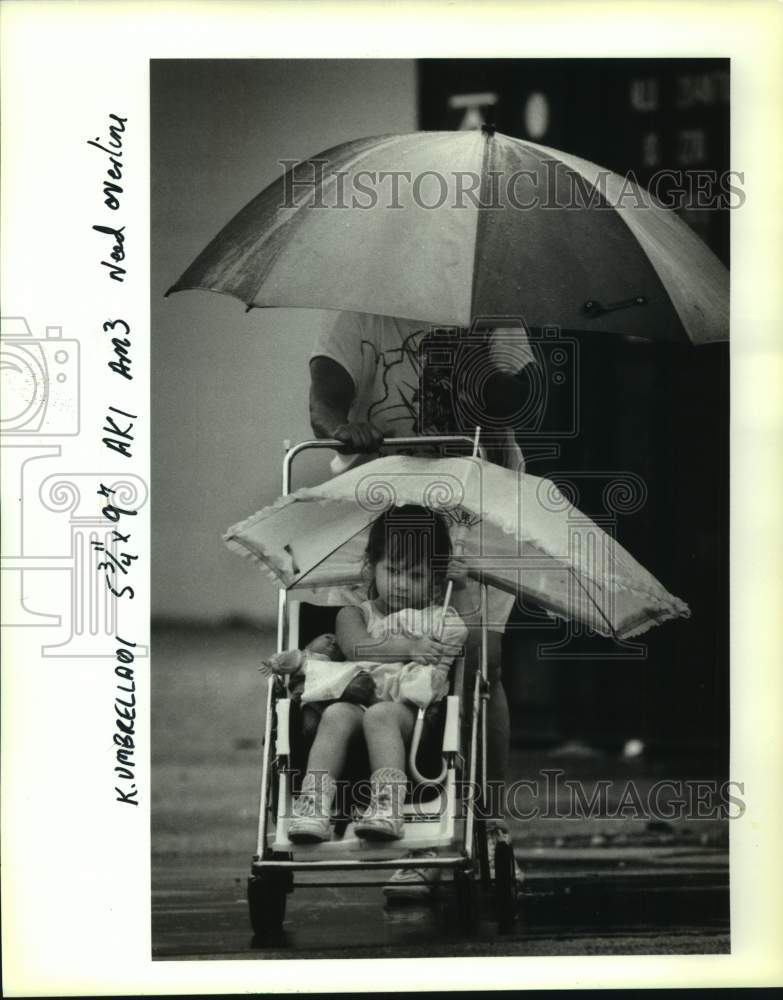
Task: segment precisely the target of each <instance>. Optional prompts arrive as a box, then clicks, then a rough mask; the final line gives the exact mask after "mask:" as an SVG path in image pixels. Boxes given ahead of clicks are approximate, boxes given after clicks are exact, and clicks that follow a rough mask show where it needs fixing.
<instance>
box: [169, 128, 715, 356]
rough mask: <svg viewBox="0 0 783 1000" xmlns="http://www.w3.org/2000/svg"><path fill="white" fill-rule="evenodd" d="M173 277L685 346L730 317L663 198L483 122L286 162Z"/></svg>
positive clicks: (324, 303)
mask: <svg viewBox="0 0 783 1000" xmlns="http://www.w3.org/2000/svg"><path fill="white" fill-rule="evenodd" d="M183 289H207V290H211V291H216V292H223V293H226V294H228V295H233V296H236V297H237V298H239V299H241V300H242V301H243V302H244V303H245V304H246V305H247V307H248V308H252V307H270V306H293V307H303V308H318V309H335V310H347V311H353V312H366V313H377V314H380V315H389V316H397V317H400V318H407V319H414V320H422V321H427V322H432V323H439V324H444V325H446V324H454V325H457V326H462V327H468V326H470V325H471V324H472V322H473V321H474V320H476V319H479V318H480V319H485V318H488V317H522V318H523V319H524V321H525V322H526V323H527V324H528V326H533V327H543V326H546V325H549V324H554V325H558V326H560V327H562V328H564V329H569V330H597V331H602V332H613V333H621V334H626V335H632V336H637V337H642V338H646V339H653V340H658V339H664V340H666V339H670V340H684V341H687V340H690V341H692V342H693V343H696V344H700V343H706V342H709V341H715V340H725V339H728V330H729V309H728V273H727V271H726V269H725V268H724V267H723V265H722V264H721V263H720V261H719V260H718V259H717V257H715V255H714V254H713V253H712V251H710V250H709V249H708V248H707V246H706V245H705V244H704V243H703V242H702V241H701V240H700V239H699V238H698V237H697V236H696V235H695V234H694V233H693V231H692V230H691V229H690V228H689V227H688V226H687V225H686V224H685V223H684V222H682V220H681V219H680V218H679V217H678V216H677V215H676V213H675V212H673V211H671V210H669V209H666V208H663V207H661V206H660V205H659V204H657V203H656V202H655V200H654V199H653V198H652V197H651V196H650V195H649V194H648V193H647V192H646V191H645V190H644V189H643V188H641V187H639V185H637V184H635V183H634V182H633V181H631V180H630V179H628V178H623V177H621V176H620V175H618V174H614V173H612V172H611V171H608V170H603V169H602V168H600V167H598V166H596V165H595V164H594V163H590V162H588V161H587V160H582V159H579V158H578V157H575V156H571V155H570V154H568V153H564V152H560V151H558V150H555V149H550V148H548V147H546V146H540V145H537V144H535V143H532V142H527V141H526V140H521V139H514V138H510V137H509V136H506V135H501V134H496V133H494V132H493V130H492V129H490V128H485V129H483V130H482V131H477V132H415V133H411V134H407V135H386V136H378V137H372V138H365V139H357V140H354V141H353V142H347V143H343V144H342V145H339V146H335V147H334V148H333V149H330V150H327V151H326V152H324V153H321V154H319V155H318V156H315V157H313V158H312V159H310V160H308V161H306V162H303V163H301V164H298V165H295V166H294V167H292V168H291V169H290V170H289V171H288V172H287V173H286V174H285V175H284V176H283V177H281V178H280V179H278V180H277V181H275V182H274V183H273V184H272V185H270V186H269V187H268V188H266V189H265V190H264V191H262V192H261V193H260V194H259V195H258V196H257V197H256V198H254V199H253V200H252V201H251V202H250V203H249V204H248V205H247V206H246V207H245V208H243V209H242V210H241V211H240V212H239V213H238V214H237V215H236V216H235V217H234V218H233V219H232V220H231V221H230V222H229V223H228V224H227V225H226V226H225V227H224V228H223V229H222V230H221V232H220V233H218V235H217V236H216V237H215V238H214V239H213V240H212V242H211V243H210V244H209V245H208V246H207V247H206V249H205V250H203V251H202V253H200V254H199V256H198V257H197V258H196V260H195V261H194V262H193V263H192V264H191V265H190V267H189V268H188V269H187V270H186V271H185V273H184V274H183V275H182V277H181V278H180V279H179V281H177V282H176V283H175V284H174V285H173V286H172V287H171V288H170V289H169V292H173V291H181V290H183ZM167 294H168V293H167Z"/></svg>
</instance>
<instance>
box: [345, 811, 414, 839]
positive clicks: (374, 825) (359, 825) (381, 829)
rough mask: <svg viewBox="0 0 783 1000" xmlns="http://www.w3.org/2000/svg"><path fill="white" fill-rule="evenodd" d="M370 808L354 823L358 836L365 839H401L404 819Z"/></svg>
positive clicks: (354, 830)
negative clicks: (373, 810) (372, 810)
mask: <svg viewBox="0 0 783 1000" xmlns="http://www.w3.org/2000/svg"><path fill="white" fill-rule="evenodd" d="M370 809H371V807H368V808H367V809H366V810H365V812H364V815H363V816H362V817H361V818H360V819H357V820H356V822H355V823H354V824H353V832H354V833H355V834H356V836H357V837H361V838H362V839H363V840H399V839H400V837H401V836H402V828H403V821H402V819H401V818H399V817H396V816H392V815H391V814H390V813H389V814H383V813H381V812H380V811H375V812H370Z"/></svg>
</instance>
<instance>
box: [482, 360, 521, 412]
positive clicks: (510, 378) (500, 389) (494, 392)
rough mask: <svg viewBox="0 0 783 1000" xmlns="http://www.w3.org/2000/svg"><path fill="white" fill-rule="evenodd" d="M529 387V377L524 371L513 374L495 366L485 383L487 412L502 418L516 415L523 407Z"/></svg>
mask: <svg viewBox="0 0 783 1000" xmlns="http://www.w3.org/2000/svg"><path fill="white" fill-rule="evenodd" d="M529 389H530V386H529V382H528V379H527V377H526V376H525V375H524V374H523V373H522V372H518V373H517V374H516V375H512V374H510V373H509V372H504V371H500V369H499V368H495V369H494V370H493V371H491V372H490V374H489V376H488V378H487V380H486V382H485V383H484V404H485V406H486V411H487V413H488V414H489V415H490V416H492V417H497V418H499V419H501V420H504V419H507V418H509V417H512V416H514V414H515V413H518V412H519V410H520V409H521V407H522V404H523V401H524V397H525V393H527V392H529Z"/></svg>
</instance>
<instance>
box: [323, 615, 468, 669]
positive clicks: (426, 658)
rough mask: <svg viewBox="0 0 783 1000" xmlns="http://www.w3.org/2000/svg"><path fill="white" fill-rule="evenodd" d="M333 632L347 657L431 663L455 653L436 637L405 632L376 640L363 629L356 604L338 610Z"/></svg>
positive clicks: (365, 627) (365, 628) (362, 620)
mask: <svg viewBox="0 0 783 1000" xmlns="http://www.w3.org/2000/svg"><path fill="white" fill-rule="evenodd" d="M336 631H337V641H338V643H339V644H340V649H341V650H342V651H343V655H344V656H345V657H346V658H347V659H349V660H351V659H353V660H378V661H384V660H391V661H392V662H394V661H396V660H403V661H408V660H416V661H418V662H419V663H435V662H437V661H438V660H439V659H441V657H443V656H453V655H454V654H455V650H454V649H453V648H452V647H451V646H447V645H445V644H444V643H442V642H439V641H438V640H437V639H431V638H427V639H412V638H410V637H409V636H406V635H390V636H388V637H387V638H385V639H378V638H377V637H376V636H374V635H370V633H369V632H368V631H367V626H366V624H365V621H364V615H363V614H362V613H361V611H360V610H359V608H357V607H351V606H349V607H347V608H341V609H340V611H339V612H338V614H337V626H336ZM457 651H458V650H457Z"/></svg>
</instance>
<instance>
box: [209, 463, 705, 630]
mask: <svg viewBox="0 0 783 1000" xmlns="http://www.w3.org/2000/svg"><path fill="white" fill-rule="evenodd" d="M392 504H394V505H397V506H402V505H404V504H418V505H420V506H424V507H427V508H430V509H432V510H436V511H439V512H442V513H443V514H445V515H446V516H447V517H448V518H449V519H450V521H451V522H452V524H453V525H454V526H455V533H457V534H458V535H459V536H460V537H461V538H462V539H463V540H464V557H465V560H466V562H467V563H468V566H469V568H470V572H472V573H474V574H475V573H477V572H478V571H480V572H481V574H482V576H483V579H484V581H485V582H486V583H488V584H489V585H490V587H491V588H497V590H498V591H503V592H506V593H511V594H515V595H524V596H525V597H527V598H528V599H530V600H532V601H534V602H535V603H536V604H538V605H540V606H541V607H543V608H544V609H545V610H547V611H549V612H550V613H551V614H553V615H556V616H558V617H560V618H565V619H569V620H571V621H575V622H580V623H581V624H583V625H585V626H587V627H588V628H590V629H592V630H594V631H595V632H598V633H600V634H601V635H606V636H615V637H617V638H620V639H626V638H629V637H632V636H636V635H639V634H641V633H642V632H645V631H646V630H647V629H649V628H650V627H652V626H653V625H656V624H658V623H660V622H663V621H666V620H667V619H672V618H678V617H688V616H689V614H690V612H689V610H688V607H687V605H686V604H685V603H683V601H681V600H679V598H677V597H674V596H673V595H672V594H670V593H668V592H667V591H666V589H665V588H664V587H663V586H662V585H661V584H660V583H659V582H658V581H657V580H656V579H655V577H653V576H652V575H651V574H650V573H649V572H648V571H647V570H646V569H644V567H643V566H641V565H640V564H639V563H638V562H636V560H635V559H634V558H633V557H632V556H631V555H630V554H629V553H628V552H626V550H625V549H624V548H623V547H622V546H621V545H620V544H619V543H618V542H617V541H615V539H614V538H612V537H611V536H610V535H609V534H607V533H606V532H605V531H603V530H602V529H601V528H600V527H599V526H598V525H596V524H595V523H594V522H593V521H591V520H590V519H589V518H588V517H587V516H586V515H585V514H583V513H581V512H580V511H579V510H578V509H577V508H576V507H574V505H573V504H571V503H570V502H569V501H568V500H567V498H566V497H565V496H564V495H563V494H562V493H561V492H560V491H559V490H558V489H557V487H556V486H555V485H554V483H552V482H551V481H549V480H548V479H541V478H539V477H537V476H531V475H528V474H524V473H515V472H512V471H511V470H508V469H503V468H501V467H500V466H497V465H494V464H492V463H488V462H483V461H481V460H480V459H476V458H443V459H432V458H412V457H408V456H390V457H387V458H380V459H377V460H375V461H373V462H368V463H367V464H366V465H363V466H360V467H359V468H356V469H352V470H350V471H348V472H345V473H343V474H342V475H340V476H337V477H335V478H334V479H332V480H330V481H328V482H326V483H322V484H321V485H320V486H316V487H308V488H305V489H300V490H298V491H296V492H295V493H292V494H291V495H290V496H287V497H282V498H281V499H279V500H278V501H277V502H276V503H275V504H273V505H272V506H270V507H266V508H264V509H263V510H261V511H259V512H258V513H256V514H254V515H253V516H252V517H250V518H248V519H247V520H245V521H243V522H241V523H239V524H236V525H234V526H233V527H232V528H230V529H229V530H228V532H227V533H226V535H225V536H224V538H225V541H226V543H227V544H228V546H229V547H230V548H231V549H233V550H234V551H236V552H239V553H240V554H242V555H245V556H249V557H250V558H252V559H254V560H256V561H258V562H259V563H262V564H263V565H265V566H267V567H268V568H269V569H270V570H271V571H272V573H273V575H274V577H275V578H276V579H277V580H278V581H279V582H281V583H282V584H283V585H284V586H286V587H287V588H289V589H291V590H292V591H307V598H308V600H314V601H315V602H316V603H318V602H319V601H320V602H321V603H335V602H338V603H345V597H344V596H341V595H344V594H345V590H346V588H347V589H350V588H361V589H362V590H363V589H364V588H363V587H362V564H363V553H364V547H365V544H366V536H367V531H368V529H369V525H370V524H371V523H372V521H374V520H375V518H376V517H378V515H379V514H380V513H381V512H382V511H384V510H385V509H387V508H388V507H389V506H390V505H392ZM364 585H365V586H366V581H365V583H364ZM335 594H337V595H338V596H337V598H336V597H335ZM300 596H303V595H301V594H300ZM506 610H507V609H506ZM493 624H500V625H502V624H503V623H502V622H498V623H493Z"/></svg>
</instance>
